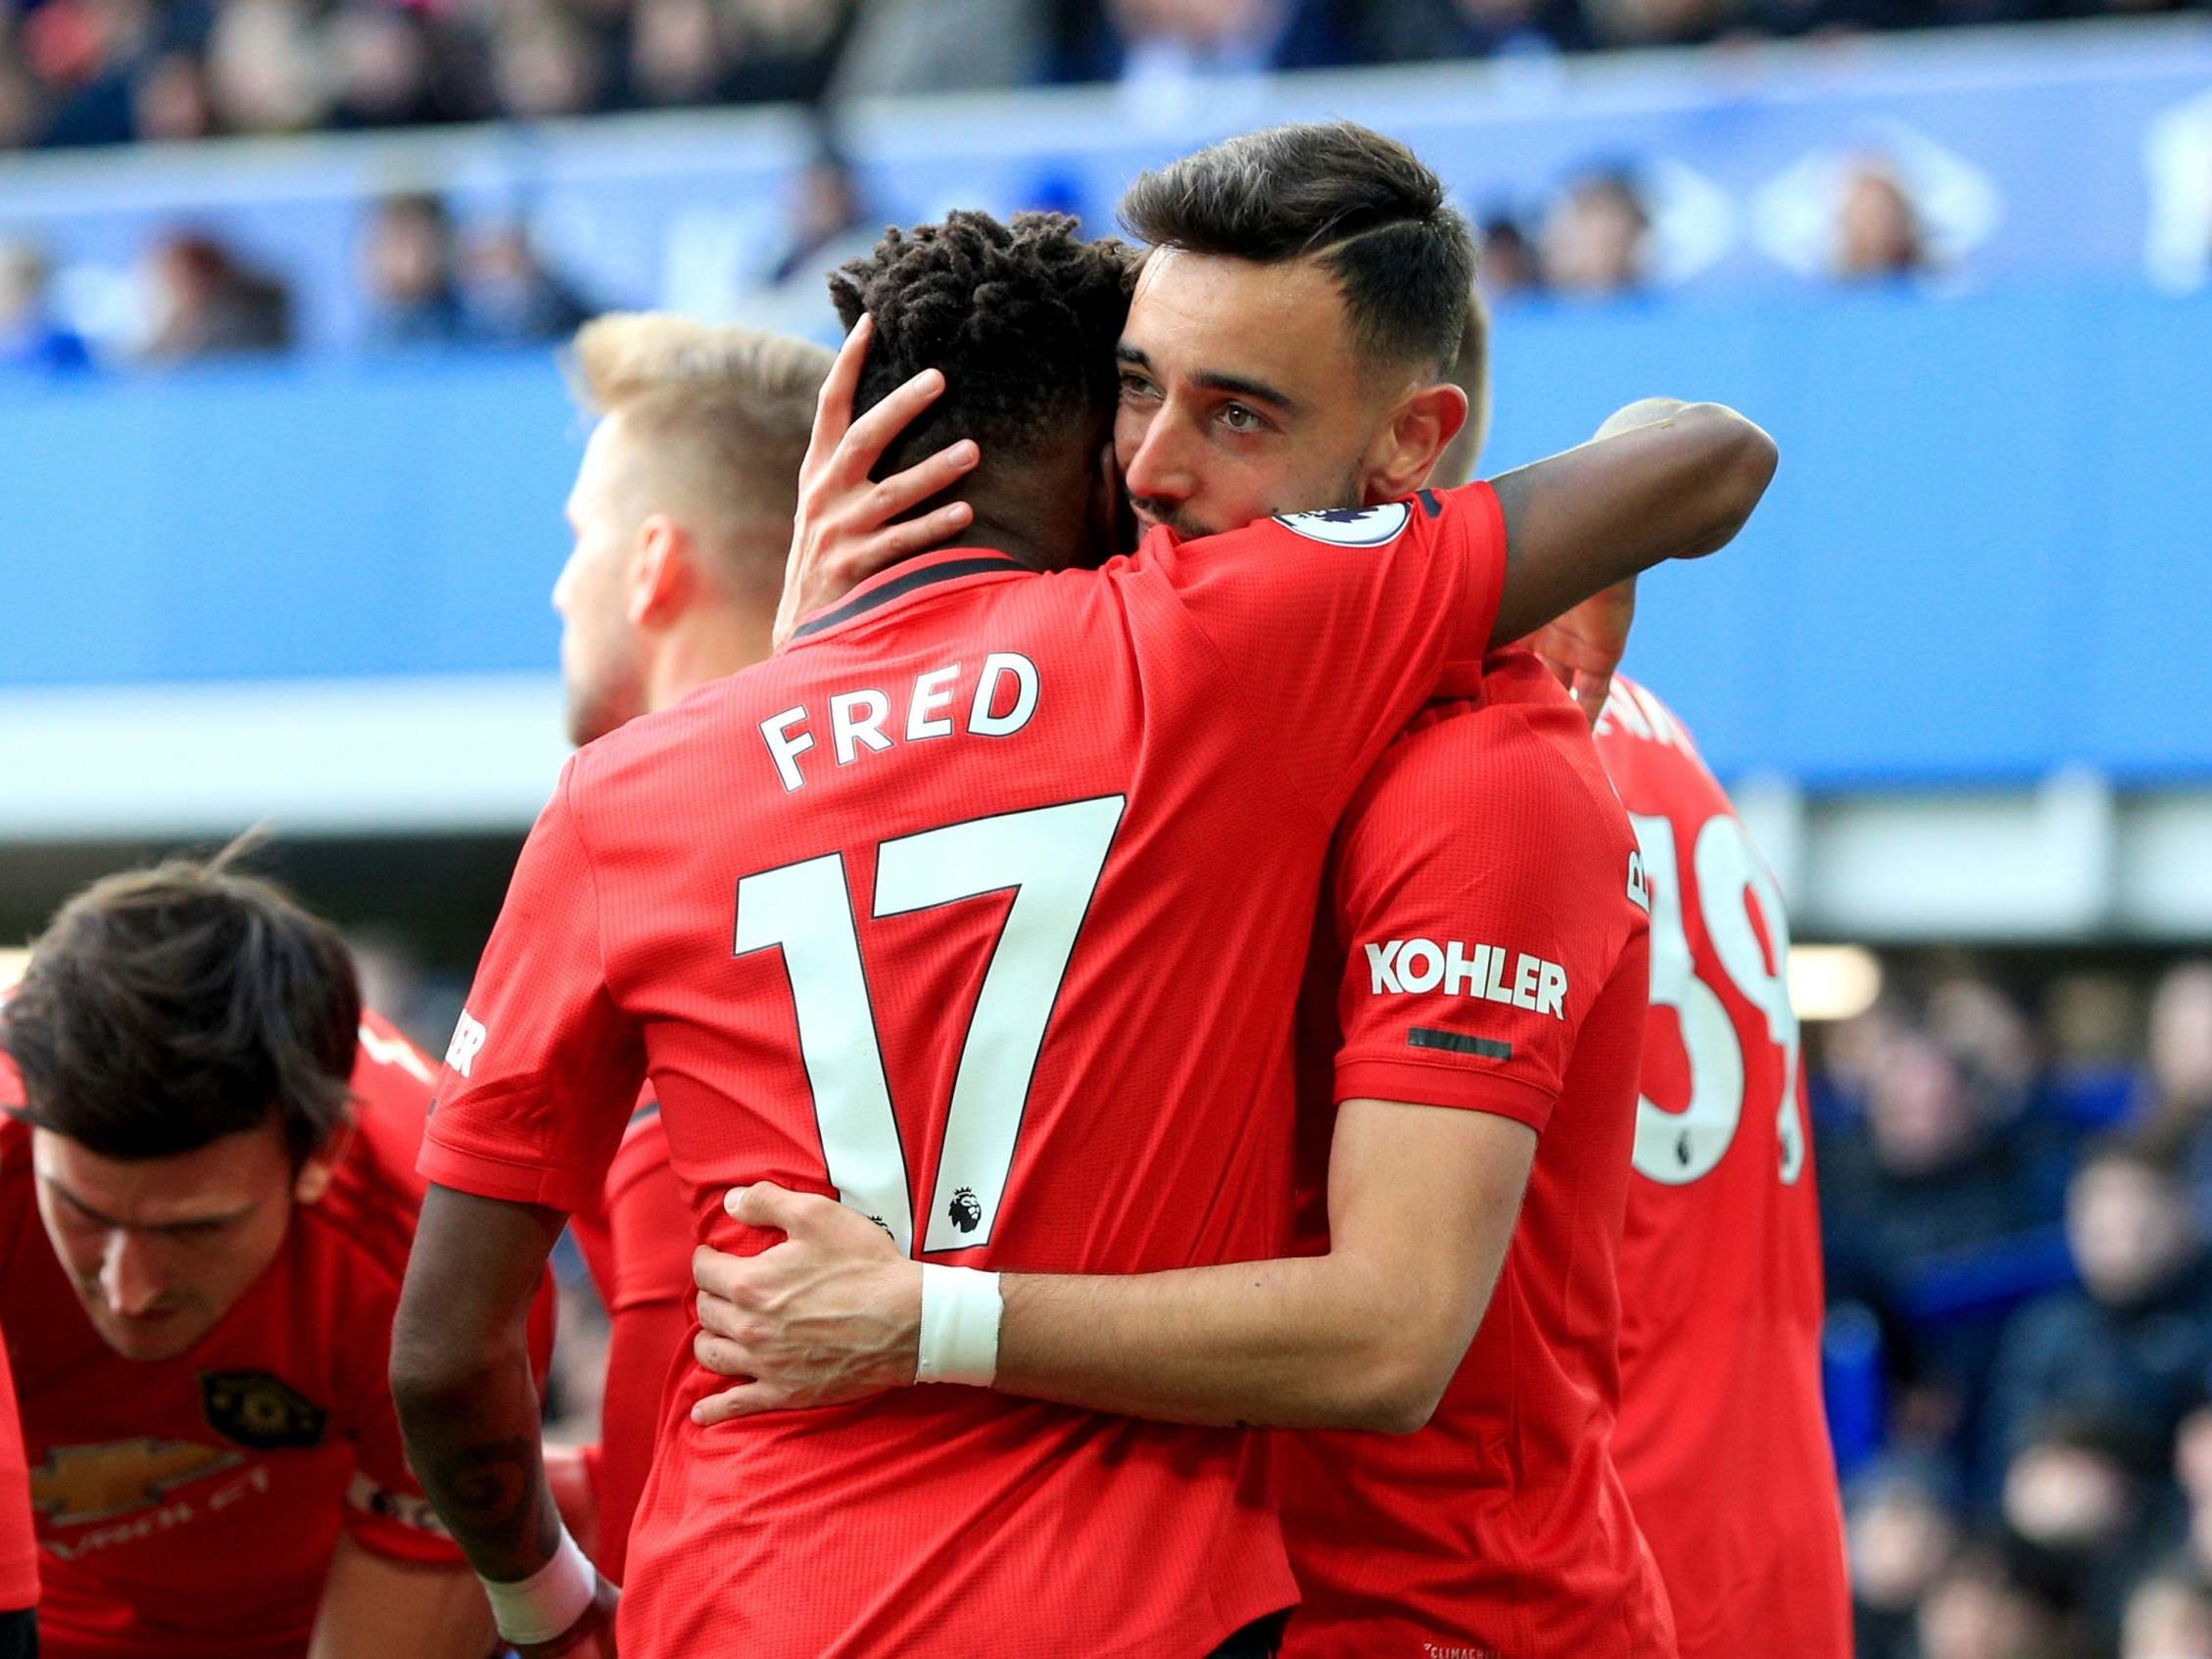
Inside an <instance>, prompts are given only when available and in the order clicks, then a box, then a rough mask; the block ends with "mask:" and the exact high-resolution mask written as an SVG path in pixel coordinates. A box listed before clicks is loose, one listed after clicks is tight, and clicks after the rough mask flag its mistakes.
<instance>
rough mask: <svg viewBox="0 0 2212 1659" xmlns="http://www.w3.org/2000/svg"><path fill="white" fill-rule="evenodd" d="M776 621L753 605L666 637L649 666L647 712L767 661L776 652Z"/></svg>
mask: <svg viewBox="0 0 2212 1659" xmlns="http://www.w3.org/2000/svg"><path fill="white" fill-rule="evenodd" d="M774 622H775V616H774V612H773V611H770V612H768V613H766V614H755V613H754V612H753V610H752V609H751V608H749V607H745V608H739V607H732V608H730V609H727V610H723V609H717V610H715V611H714V612H713V613H712V614H707V615H699V616H696V617H693V618H687V619H686V621H685V623H684V625H683V626H682V627H680V628H678V629H677V630H675V631H674V632H672V633H670V634H668V635H666V636H664V637H663V638H662V640H661V641H660V649H659V650H658V652H657V653H656V654H655V655H654V657H653V659H652V661H651V662H650V663H649V664H648V666H647V670H646V710H647V712H648V713H654V712H657V711H659V710H661V709H664V708H668V707H670V706H672V705H673V704H676V703H680V702H682V701H683V700H684V699H685V698H686V697H688V696H690V695H691V694H692V693H693V692H694V691H696V690H697V689H698V688H699V687H701V686H704V685H705V684H707V682H709V681H711V680H720V679H723V678H724V677H725V676H728V675H732V674H736V673H738V672H739V671H740V670H742V669H746V668H750V667H751V666H752V665H753V664H754V663H756V662H762V661H765V660H766V659H767V657H768V655H769V653H770V651H771V649H772V648H773V646H772V630H773V627H774Z"/></svg>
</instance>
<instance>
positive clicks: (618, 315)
mask: <svg viewBox="0 0 2212 1659" xmlns="http://www.w3.org/2000/svg"><path fill="white" fill-rule="evenodd" d="M830 361H831V354H830V353H829V352H827V351H825V350H824V349H823V348H822V347H820V346H816V345H814V344H812V343H811V342H809V341H805V340H795V339H792V338H791V337H789V336H786V335H781V334H768V333H764V332H762V331H761V330H759V329H755V328H745V327H741V326H739V325H738V324H736V323H704V322H695V321H693V320H692V319H691V318H689V317H680V316H671V315H669V314H667V313H665V312H660V311H617V312H613V313H610V314H609V315H606V316H602V317H597V318H595V319H594V320H592V321H591V322H588V323H586V324H585V325H584V326H583V327H582V328H581V329H580V330H578V331H577V335H576V340H575V344H574V346H573V347H572V348H571V350H570V354H569V375H570V379H571V381H572V382H573V384H574V387H575V393H576V398H577V401H578V402H579V403H582V404H583V406H584V408H585V409H586V410H587V411H588V412H589V413H591V414H594V415H600V416H605V415H614V414H619V415H620V416H621V417H622V422H623V426H624V428H625V429H626V431H627V432H628V434H629V436H630V437H631V438H632V439H633V440H634V441H636V442H637V443H638V444H639V445H640V446H641V447H642V450H643V452H646V453H649V454H651V455H652V456H653V457H654V458H655V461H656V463H657V464H656V468H655V477H656V478H659V479H662V480H665V481H666V483H667V484H668V485H669V486H670V487H672V488H675V489H677V490H680V491H681V492H682V505H683V506H684V507H686V508H688V509H689V510H691V511H692V512H693V513H695V514H696V515H697V517H698V518H699V519H700V520H701V523H700V525H699V528H700V529H701V531H702V532H704V533H705V534H706V535H707V536H708V537H709V538H710V540H712V541H713V542H715V543H716V544H719V545H723V546H724V547H725V548H726V550H727V551H728V552H729V553H730V554H732V555H737V554H739V553H740V552H741V551H742V550H745V549H748V548H750V547H753V546H757V547H758V548H759V550H760V551H761V552H762V553H763V554H764V555H765V554H767V553H769V552H771V551H772V552H773V555H774V559H775V566H776V570H777V571H778V572H779V573H780V571H781V569H782V561H783V553H784V549H785V547H786V545H788V543H789V541H790V537H791V526H792V518H793V514H795V513H796V511H797V510H798V467H799V462H800V461H801V460H802V459H804V458H805V455H806V441H807V437H808V435H809V433H811V432H812V430H813V425H814V403H815V399H816V397H817V396H818V395H819V394H820V392H821V390H822V381H823V379H824V378H825V377H826V376H827V375H828V374H829V372H830Z"/></svg>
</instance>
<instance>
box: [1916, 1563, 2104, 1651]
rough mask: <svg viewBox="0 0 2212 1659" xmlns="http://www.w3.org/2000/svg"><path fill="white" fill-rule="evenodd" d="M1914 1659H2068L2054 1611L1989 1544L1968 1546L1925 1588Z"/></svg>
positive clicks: (1917, 1621)
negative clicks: (1961, 1555)
mask: <svg viewBox="0 0 2212 1659" xmlns="http://www.w3.org/2000/svg"><path fill="white" fill-rule="evenodd" d="M1915 1623H1916V1625H1917V1627H1918V1631H1919V1645H1918V1647H1917V1648H1916V1650H1915V1659H2068V1655H2069V1649H2070V1643H2069V1642H2068V1641H2067V1638H2066V1631H2065V1628H2064V1626H2063V1625H2062V1624H2061V1623H2060V1621H2059V1618H2058V1615H2057V1613H2056V1611H2055V1610H2054V1609H2053V1608H2052V1607H2051V1606H2050V1605H2049V1604H2048V1603H2047V1602H2046V1601H2044V1599H2043V1597H2042V1596H2040V1595H2038V1594H2037V1593H2036V1591H2035V1590H2034V1589H2033V1588H2031V1587H2030V1586H2029V1585H2028V1584H2027V1582H2026V1581H2025V1580H2024V1579H2023V1578H2022V1577H2021V1575H2020V1573H2019V1572H2018V1570H2017V1568H2016V1567H2015V1566H2014V1565H2013V1564H2012V1563H2011V1562H2009V1561H2007V1560H2006V1559H2005V1557H2004V1554H2003V1552H2002V1550H2001V1549H1999V1548H1998V1547H1996V1546H1995V1545H1983V1546H1981V1547H1979V1548H1976V1549H1974V1550H1972V1551H1970V1552H1969V1553H1968V1554H1967V1555H1965V1556H1964V1557H1962V1558H1961V1559H1960V1560H1958V1561H1957V1562H1955V1563H1953V1564H1952V1565H1951V1566H1950V1567H1948V1569H1946V1571H1945V1572H1944V1574H1943V1576H1942V1577H1941V1578H1940V1579H1938V1580H1937V1581H1936V1583H1935V1585H1934V1586H1933V1587H1932V1588H1930V1589H1929V1591H1928V1596H1927V1599H1926V1600H1924V1601H1923V1602H1922V1603H1921V1604H1920V1612H1919V1617H1918V1619H1917V1620H1916V1621H1915Z"/></svg>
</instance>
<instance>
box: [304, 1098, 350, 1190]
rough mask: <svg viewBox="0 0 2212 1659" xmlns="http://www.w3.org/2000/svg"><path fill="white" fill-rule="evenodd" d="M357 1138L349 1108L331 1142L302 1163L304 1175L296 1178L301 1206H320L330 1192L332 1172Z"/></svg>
mask: <svg viewBox="0 0 2212 1659" xmlns="http://www.w3.org/2000/svg"><path fill="white" fill-rule="evenodd" d="M353 1138H354V1114H353V1110H352V1109H351V1108H350V1107H349V1108H348V1109H347V1112H346V1115H345V1118H344V1120H343V1121H342V1122H340V1123H339V1125H338V1127H337V1128H336V1129H334V1130H332V1131H331V1135H330V1139H329V1140H328V1141H326V1142H325V1143H324V1144H323V1145H322V1147H321V1148H320V1149H319V1150H317V1151H314V1152H311V1153H309V1154H308V1156H307V1157H306V1158H304V1159H303V1160H301V1161H300V1172H299V1173H298V1174H297V1175H294V1176H293V1177H292V1198H293V1201H294V1202H295V1203H297V1204H319V1203H321V1202H322V1195H323V1194H324V1193H326V1192H328V1191H329V1190H330V1177H331V1172H332V1171H333V1170H334V1169H336V1168H337V1166H338V1161H339V1160H340V1159H342V1158H344V1157H345V1156H346V1148H347V1147H348V1146H349V1145H351V1144H352V1142H353Z"/></svg>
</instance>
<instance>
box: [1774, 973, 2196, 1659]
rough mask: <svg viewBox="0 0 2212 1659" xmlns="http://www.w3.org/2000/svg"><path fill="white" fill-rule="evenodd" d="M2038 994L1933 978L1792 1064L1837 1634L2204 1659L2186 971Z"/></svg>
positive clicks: (2039, 1656) (1869, 1655)
mask: <svg viewBox="0 0 2212 1659" xmlns="http://www.w3.org/2000/svg"><path fill="white" fill-rule="evenodd" d="M2035 1004H2036V1006H2035V1007H2034V1008H2033V1009H2030V1008H2029V1007H2028V1006H2026V1005H2025V1004H2024V1003H2023V1002H2022V1001H2020V1000H2016V999H2015V998H2014V997H2013V996H2011V995H2009V994H2007V992H2006V991H2005V990H2004V989H2002V988H2000V987H1999V986H1997V985H1996V984H1995V983H1993V982H1992V981H1990V980H1988V979H1987V978H1984V977H1980V976H1977V975H1974V974H1972V973H1956V974H1938V975H1935V976H1933V977H1932V978H1931V980H1930V982H1929V983H1927V984H1926V985H1925V986H1923V987H1922V988H1921V989H1920V990H1919V991H1918V993H1917V994H1914V995H1911V996H1907V997H1899V998H1896V999H1893V1000H1892V1001H1890V1002H1887V1003H1885V1004H1884V1005H1883V1006H1881V1007H1878V1008H1877V1009H1876V1010H1875V1011H1873V1012H1872V1013H1870V1014H1868V1015H1867V1016H1865V1017H1863V1018H1861V1019H1857V1020H1854V1021H1852V1022H1851V1023H1849V1024H1847V1025H1843V1026H1839V1027H1835V1028H1833V1029H1832V1030H1831V1031H1830V1032H1829V1033H1828V1036H1827V1040H1826V1042H1825V1043H1824V1044H1823V1051H1824V1053H1823V1063H1822V1064H1821V1066H1819V1067H1818V1068H1817V1069H1816V1071H1815V1073H1814V1076H1815V1078H1816V1084H1815V1097H1816V1098H1815V1113H1814V1118H1815V1125H1816V1135H1817V1142H1816V1144H1817V1150H1818V1156H1819V1178H1820V1183H1821V1205H1822V1213H1823V1222H1824V1230H1825V1233H1826V1246H1827V1262H1828V1283H1829V1296H1830V1321H1829V1390H1830V1409H1831V1415H1832V1417H1833V1419H1834V1423H1835V1427H1836V1431H1837V1443H1838V1453H1839V1461H1840V1463H1841V1465H1842V1467H1843V1469H1844V1473H1845V1493H1846V1501H1847V1508H1848V1510H1849V1516H1850V1537H1851V1568H1852V1575H1853V1584H1854V1588H1855V1593H1856V1597H1857V1616H1858V1627H1859V1631H1858V1635H1859V1648H1858V1652H1859V1654H1860V1656H1861V1659H2212V963H2206V962H2194V963H2186V964H2183V965H2181V966H2178V967H2175V968H2173V969H2172V970H2170V971H2169V972H2167V973H2166V974H2165V975H2164V977H2163V978H2162V979H2161V980H2160V981H2159V982H2158V983H2157V985H2156V986H2155V988H2154V990H2153V991H2152V993H2151V995H2150V996H2149V998H2148V1002H2147V1009H2145V1010H2139V1009H2138V1008H2137V1007H2136V1006H2135V1003H2134V999H2133V997H2132V994H2131V993H2130V992H2129V991H2128V990H2127V988H2126V987H2125V985H2124V984H2122V983H2121V982H2119V981H2116V980H2112V979H2107V978H2104V977H2101V976H2089V977H2078V978H2064V979H2059V980H2055V981H2051V982H2048V983H2045V984H2043V985H2041V986H2039V987H2038V988H2037V992H2036V996H2035ZM2139 1029H2145V1030H2147V1037H2146V1038H2145V1039H2143V1040H2142V1042H2141V1045H2140V1058H2139V1050H2138V1046H2137V1039H2136V1035H2135V1034H2136V1032H2137V1031H2138V1030H2139Z"/></svg>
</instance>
